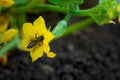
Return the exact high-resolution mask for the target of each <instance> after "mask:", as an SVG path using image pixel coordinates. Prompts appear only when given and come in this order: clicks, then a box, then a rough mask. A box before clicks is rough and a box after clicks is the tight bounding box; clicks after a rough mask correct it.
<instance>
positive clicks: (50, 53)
mask: <svg viewBox="0 0 120 80" xmlns="http://www.w3.org/2000/svg"><path fill="white" fill-rule="evenodd" d="M46 54H47V56H48V57H49V58H54V57H55V56H56V54H55V53H53V52H47V53H46Z"/></svg>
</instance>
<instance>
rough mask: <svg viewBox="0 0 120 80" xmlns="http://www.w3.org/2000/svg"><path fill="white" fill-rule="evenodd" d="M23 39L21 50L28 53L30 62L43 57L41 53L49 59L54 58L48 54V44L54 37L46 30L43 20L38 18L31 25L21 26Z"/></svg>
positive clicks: (51, 53)
mask: <svg viewBox="0 0 120 80" xmlns="http://www.w3.org/2000/svg"><path fill="white" fill-rule="evenodd" d="M23 34H24V39H23V40H22V48H23V49H24V50H27V51H30V56H31V58H32V61H33V62H34V61H36V60H37V59H38V58H40V57H42V56H43V52H45V53H46V55H47V56H48V57H50V58H53V57H55V56H56V54H54V53H53V52H50V47H49V42H50V41H51V40H52V39H53V38H54V35H53V34H52V33H51V32H50V31H49V30H47V28H46V26H45V21H44V19H43V18H42V17H41V16H40V17H39V18H38V19H36V20H35V21H34V23H33V24H31V23H25V24H23Z"/></svg>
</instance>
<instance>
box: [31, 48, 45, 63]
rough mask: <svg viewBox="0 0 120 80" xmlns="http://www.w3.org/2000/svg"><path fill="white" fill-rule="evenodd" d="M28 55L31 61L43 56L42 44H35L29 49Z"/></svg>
mask: <svg viewBox="0 0 120 80" xmlns="http://www.w3.org/2000/svg"><path fill="white" fill-rule="evenodd" d="M30 56H31V58H32V62H34V61H36V60H37V59H38V58H40V57H42V56H43V46H40V47H38V46H35V47H34V48H33V49H32V50H31V51H30Z"/></svg>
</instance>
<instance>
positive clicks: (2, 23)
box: [0, 14, 9, 33]
mask: <svg viewBox="0 0 120 80" xmlns="http://www.w3.org/2000/svg"><path fill="white" fill-rule="evenodd" d="M8 24H9V20H8V18H7V17H6V16H5V15H3V14H2V15H0V33H3V32H5V31H6V30H7V28H8Z"/></svg>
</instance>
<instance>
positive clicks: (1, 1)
mask: <svg viewBox="0 0 120 80" xmlns="http://www.w3.org/2000/svg"><path fill="white" fill-rule="evenodd" d="M13 3H14V1H13V0H0V6H4V7H10V6H12V5H13Z"/></svg>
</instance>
